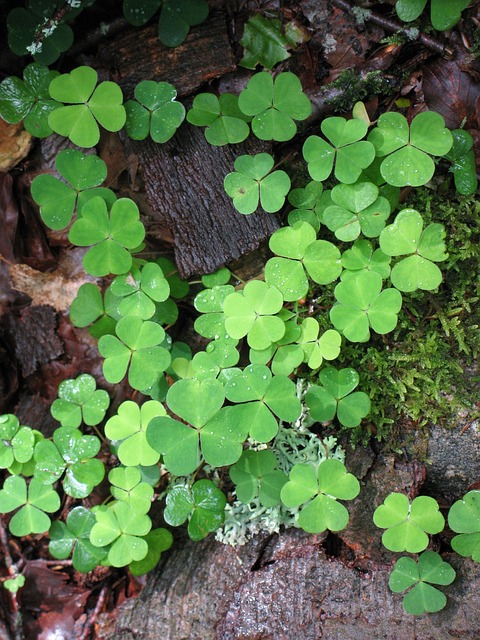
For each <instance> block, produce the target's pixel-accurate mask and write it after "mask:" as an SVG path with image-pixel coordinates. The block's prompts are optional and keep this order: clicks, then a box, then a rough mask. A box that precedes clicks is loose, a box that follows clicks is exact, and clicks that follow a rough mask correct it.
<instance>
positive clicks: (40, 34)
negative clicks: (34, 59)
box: [32, 2, 72, 51]
mask: <svg viewBox="0 0 480 640" xmlns="http://www.w3.org/2000/svg"><path fill="white" fill-rule="evenodd" d="M71 10H72V5H71V4H70V3H69V2H65V3H64V4H63V5H62V6H61V7H60V9H58V10H57V11H55V13H54V14H53V16H52V17H51V18H48V20H46V21H45V22H43V23H42V24H40V25H39V26H38V29H37V30H36V31H35V34H34V36H33V42H32V48H33V49H34V50H35V51H41V45H42V43H43V41H44V40H45V38H46V37H48V36H49V35H50V34H51V33H53V31H55V29H56V28H57V27H58V26H59V24H60V22H61V21H62V20H63V18H64V17H65V16H66V15H67V13H68V12H69V11H71Z"/></svg>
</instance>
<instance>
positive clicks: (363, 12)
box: [352, 7, 372, 27]
mask: <svg viewBox="0 0 480 640" xmlns="http://www.w3.org/2000/svg"><path fill="white" fill-rule="evenodd" d="M371 13H372V11H371V10H370V9H364V8H362V7H352V15H353V17H354V18H355V21H356V23H357V24H358V25H359V26H360V27H363V26H364V24H365V23H366V22H368V20H369V18H370V15H371Z"/></svg>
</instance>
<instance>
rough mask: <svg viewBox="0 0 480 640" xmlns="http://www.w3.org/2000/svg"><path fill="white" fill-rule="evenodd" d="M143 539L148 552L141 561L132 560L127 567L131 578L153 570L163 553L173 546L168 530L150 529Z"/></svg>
mask: <svg viewBox="0 0 480 640" xmlns="http://www.w3.org/2000/svg"><path fill="white" fill-rule="evenodd" d="M143 539H144V540H145V541H146V542H147V544H148V552H147V555H146V556H145V558H143V559H142V560H133V562H131V563H130V564H129V565H128V568H129V570H130V573H131V574H132V575H133V576H141V575H143V574H144V573H148V572H149V571H151V570H152V569H154V568H155V567H156V566H157V564H158V563H159V561H160V557H161V555H162V553H163V552H164V551H167V550H168V549H170V547H171V546H172V544H173V536H172V534H171V533H170V531H168V529H163V528H160V529H152V530H151V531H150V532H149V533H147V535H146V536H144V537H143Z"/></svg>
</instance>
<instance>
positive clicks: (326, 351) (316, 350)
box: [297, 318, 342, 369]
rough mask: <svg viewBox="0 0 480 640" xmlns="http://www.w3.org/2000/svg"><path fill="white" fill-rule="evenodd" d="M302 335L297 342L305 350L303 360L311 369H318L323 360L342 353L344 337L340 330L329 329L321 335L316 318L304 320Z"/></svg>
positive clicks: (331, 358)
mask: <svg viewBox="0 0 480 640" xmlns="http://www.w3.org/2000/svg"><path fill="white" fill-rule="evenodd" d="M300 326H301V335H300V336H299V338H298V340H297V342H298V343H299V345H300V346H301V347H302V350H303V352H304V359H303V361H304V362H306V363H307V365H308V366H309V367H310V369H318V368H319V367H320V366H321V365H322V362H323V360H335V358H337V357H338V355H339V353H340V347H341V344H342V338H341V336H340V334H339V333H338V331H335V330H334V329H327V330H326V331H324V332H323V333H322V334H321V335H320V325H319V324H318V320H315V318H305V319H304V320H303V321H302V324H301V325H300Z"/></svg>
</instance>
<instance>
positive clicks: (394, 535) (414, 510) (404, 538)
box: [373, 493, 445, 553]
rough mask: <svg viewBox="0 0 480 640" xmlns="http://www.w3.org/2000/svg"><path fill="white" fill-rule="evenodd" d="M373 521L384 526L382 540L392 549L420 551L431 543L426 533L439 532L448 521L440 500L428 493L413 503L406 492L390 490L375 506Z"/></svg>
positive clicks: (381, 526)
mask: <svg viewBox="0 0 480 640" xmlns="http://www.w3.org/2000/svg"><path fill="white" fill-rule="evenodd" d="M373 521H374V523H375V524H376V525H377V527H380V528H381V529H386V531H385V532H384V533H383V535H382V543H383V545H384V546H385V547H386V548H387V549H390V551H408V553H419V552H420V551H423V550H424V549H425V548H426V547H427V545H428V536H427V533H431V534H433V533H439V532H440V531H442V529H443V527H444V526H445V520H444V518H443V516H442V514H441V513H440V512H439V510H438V503H437V501H436V500H434V499H433V498H429V497H428V496H419V497H418V498H415V499H414V500H413V502H412V503H411V504H410V502H409V500H408V498H407V496H405V495H404V494H403V493H391V494H390V495H388V496H387V497H386V498H385V500H384V502H383V504H381V505H380V506H379V507H377V508H376V509H375V512H374V514H373Z"/></svg>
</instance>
